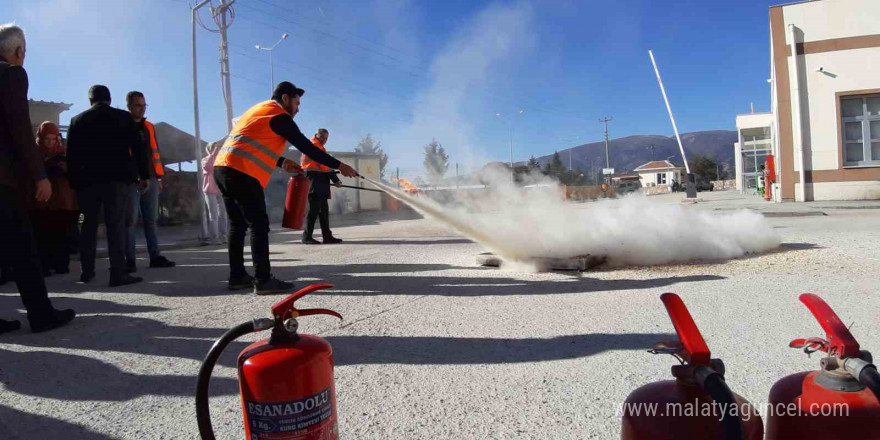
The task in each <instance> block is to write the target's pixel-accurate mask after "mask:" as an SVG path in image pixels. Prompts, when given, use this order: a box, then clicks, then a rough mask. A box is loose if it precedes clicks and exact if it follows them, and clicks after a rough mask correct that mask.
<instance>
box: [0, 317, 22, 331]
mask: <svg viewBox="0 0 880 440" xmlns="http://www.w3.org/2000/svg"><path fill="white" fill-rule="evenodd" d="M20 328H21V323H20V322H18V321H5V320H3V319H0V333H7V332H14V331H16V330H18V329H20Z"/></svg>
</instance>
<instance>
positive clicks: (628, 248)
mask: <svg viewBox="0 0 880 440" xmlns="http://www.w3.org/2000/svg"><path fill="white" fill-rule="evenodd" d="M530 179H531V181H530V182H528V183H529V185H527V186H525V187H518V186H515V185H514V184H513V183H512V182H511V181H510V174H509V172H506V171H505V170H503V169H498V170H492V169H488V170H487V171H486V173H485V175H484V180H486V181H487V183H488V184H489V185H488V189H487V190H486V191H482V192H479V193H476V194H475V195H470V196H462V195H456V196H455V197H454V198H453V199H451V200H444V201H443V202H442V203H440V202H437V201H435V200H431V199H429V198H428V197H427V196H416V197H409V196H407V195H405V194H400V193H398V194H397V197H398V198H401V199H402V200H403V201H404V202H407V203H409V204H410V205H411V206H413V207H414V208H416V209H418V210H419V211H420V212H422V213H423V214H426V215H427V216H429V217H432V218H434V219H436V220H439V221H441V222H443V223H444V224H446V225H447V226H449V227H451V228H452V229H454V230H456V231H458V232H459V233H461V234H464V235H465V236H467V237H468V238H471V239H473V240H474V241H477V242H479V243H481V244H483V245H484V246H486V247H487V248H488V249H490V250H491V251H493V252H494V253H495V254H497V255H499V256H501V257H503V258H504V259H505V260H508V261H511V262H519V263H529V262H530V261H533V259H534V258H570V257H575V256H580V255H593V256H604V257H607V259H608V263H609V264H611V265H658V264H668V263H683V262H692V261H721V260H727V259H731V258H737V257H741V256H743V255H746V254H752V253H760V252H765V251H767V250H770V249H773V248H775V247H778V246H779V244H780V238H779V236H778V234H776V232H775V231H774V230H773V228H772V227H771V226H770V225H769V223H768V222H767V221H766V220H765V219H764V217H763V216H761V215H760V214H757V213H754V212H751V211H747V210H740V211H733V212H725V213H716V212H710V211H704V210H700V209H697V208H693V207H689V206H682V205H672V204H665V203H661V202H657V201H654V200H651V199H650V198H649V197H645V196H642V195H641V194H632V195H629V196H626V197H623V198H621V199H617V200H613V199H612V200H602V201H597V202H590V203H583V204H572V203H567V202H565V201H563V200H562V191H561V188H560V187H559V186H558V184H557V183H555V182H554V181H552V180H550V179H548V178H546V177H545V176H542V175H534V176H530ZM513 267H515V268H516V267H519V268H522V266H517V265H514V266H513Z"/></svg>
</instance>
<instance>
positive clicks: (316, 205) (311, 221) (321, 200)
mask: <svg viewBox="0 0 880 440" xmlns="http://www.w3.org/2000/svg"><path fill="white" fill-rule="evenodd" d="M315 220H320V222H321V235H322V236H323V238H325V239H327V238H330V237H332V236H333V232H331V231H330V206H329V204H328V203H327V196H325V195H321V194H309V213H308V214H307V215H306V229H305V230H304V231H303V237H307V238H312V233H313V232H314V231H315Z"/></svg>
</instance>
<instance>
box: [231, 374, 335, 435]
mask: <svg viewBox="0 0 880 440" xmlns="http://www.w3.org/2000/svg"><path fill="white" fill-rule="evenodd" d="M247 415H248V418H247V419H248V423H249V424H250V432H251V440H258V439H272V440H335V439H337V438H338V436H339V434H338V428H337V426H336V415H335V414H334V413H333V401H332V392H331V390H330V388H329V387H328V388H327V389H325V390H324V391H321V392H319V393H318V394H315V395H314V396H309V397H306V398H305V399H299V400H291V401H287V402H275V403H264V402H251V401H248V402H247Z"/></svg>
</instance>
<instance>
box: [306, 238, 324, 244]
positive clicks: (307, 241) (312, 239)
mask: <svg viewBox="0 0 880 440" xmlns="http://www.w3.org/2000/svg"><path fill="white" fill-rule="evenodd" d="M302 242H303V244H321V242H320V241H318V240H315V239H314V238H312V237H303V239H302Z"/></svg>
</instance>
